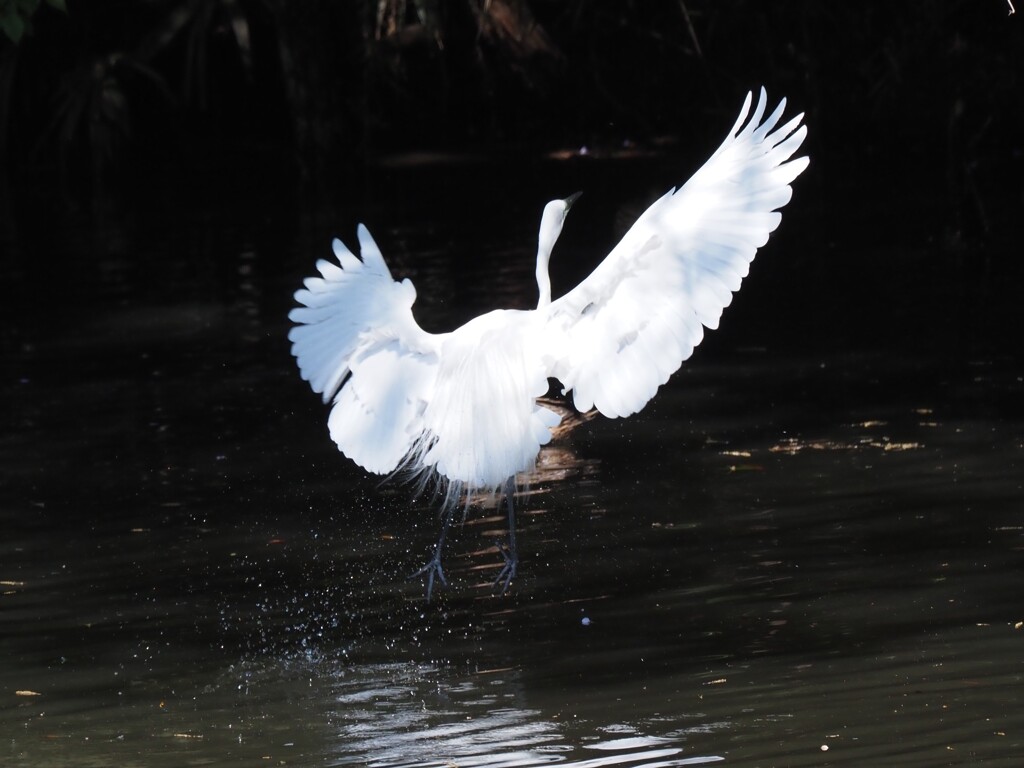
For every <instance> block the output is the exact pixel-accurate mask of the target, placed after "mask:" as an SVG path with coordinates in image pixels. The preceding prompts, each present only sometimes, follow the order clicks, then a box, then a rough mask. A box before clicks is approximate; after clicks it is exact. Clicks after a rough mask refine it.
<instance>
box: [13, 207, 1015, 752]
mask: <svg viewBox="0 0 1024 768" xmlns="http://www.w3.org/2000/svg"><path fill="white" fill-rule="evenodd" d="M140 226H141V225H140ZM149 226H150V227H153V226H154V225H153V224H152V223H151V224H150V225H149ZM313 229H315V228H313ZM436 231H437V232H441V231H445V230H443V229H442V228H441V227H440V225H438V229H437V230H436ZM190 233H191V234H190ZM72 234H73V233H65V235H66V237H67V240H68V242H76V241H77V240H76V238H75V237H73V236H72ZM142 234H145V237H142ZM328 234H329V233H328V232H326V231H324V232H320V231H310V232H302V233H301V234H300V235H297V236H295V238H293V239H289V238H288V237H285V236H284V235H282V234H281V233H280V232H277V234H276V235H275V236H273V237H269V238H268V239H263V238H255V237H254V236H253V235H252V234H251V233H250V232H248V231H247V230H246V229H245V228H243V227H235V228H231V227H227V226H220V225H216V224H211V223H210V222H205V223H204V222H196V221H188V220H186V221H185V222H184V224H183V223H182V222H180V221H176V222H175V223H174V225H173V226H171V225H169V224H164V225H163V226H162V227H160V226H156V228H155V231H144V232H143V233H141V234H140V235H138V236H137V237H136V236H135V235H133V234H132V233H131V231H130V230H126V231H123V232H121V233H120V235H119V237H118V238H117V242H116V243H115V245H116V251H117V254H115V256H116V258H115V257H111V258H110V259H109V260H105V259H103V258H96V259H94V260H93V261H92V262H89V261H88V260H80V261H79V262H75V266H74V269H71V266H70V265H71V262H72V261H74V260H72V259H68V266H69V269H71V271H70V272H65V271H61V270H58V273H57V275H56V276H55V277H54V278H53V283H54V284H53V286H52V293H53V296H54V297H56V298H55V301H57V299H59V302H57V303H58V304H60V305H61V306H64V307H65V311H66V313H67V314H65V315H64V316H62V317H56V314H58V313H56V311H55V310H54V309H53V306H56V305H52V306H42V305H40V304H39V302H37V301H35V300H34V299H33V298H32V297H33V296H34V294H33V292H32V291H31V290H30V288H31V287H32V286H34V285H35V284H36V282H37V280H38V279H39V276H37V275H32V274H31V270H32V269H33V268H34V267H32V265H33V264H36V261H34V260H28V261H27V262H26V263H27V264H29V267H27V268H26V272H25V273H24V274H8V275H5V277H7V278H9V280H11V281H13V284H14V285H15V287H16V290H14V291H13V292H12V296H11V302H10V303H9V304H8V305H7V306H6V308H5V312H6V313H7V318H8V320H9V321H10V322H9V324H8V327H7V329H6V336H4V343H5V345H6V347H5V352H6V354H5V356H6V358H7V360H8V361H9V363H10V369H9V370H10V371H12V373H9V374H8V375H7V377H6V378H4V379H3V382H2V387H3V389H2V392H0V395H2V397H3V398H4V401H5V402H7V403H9V404H12V405H13V406H14V407H13V409H12V410H11V418H10V423H9V424H8V425H7V429H5V430H4V431H3V433H2V434H0V458H2V461H3V466H4V476H3V478H2V485H0V530H2V532H3V536H2V537H0V763H2V764H3V765H12V766H24V767H26V768H27V767H29V766H32V767H33V768H34V767H35V766H62V765H68V766H71V765H74V766H83V765H84V766H89V765H97V766H99V765H125V766H134V765H139V766H141V765H145V766H160V765H167V766H179V765H255V764H259V765H265V764H273V765H352V764H356V765H359V764H365V765H378V766H400V765H408V766H413V765H417V766H419V765H431V766H473V765H506V766H526V765H547V764H551V763H558V764H564V765H576V766H578V765H584V766H595V767H596V766H610V765H627V766H679V765H701V764H705V763H711V762H724V763H732V764H734V765H765V766H767V765H790V766H801V765H808V766H810V765H832V766H837V765H848V766H864V765H887V766H922V768H924V767H925V766H927V767H928V768H931V767H932V766H936V765H973V764H978V763H984V764H986V765H1007V766H1010V765H1015V764H1016V763H1017V761H1019V756H1020V754H1021V752H1022V750H1024V706H1022V704H1024V702H1022V701H1021V693H1020V692H1021V690H1024V687H1022V685H1021V684H1022V682H1024V655H1022V654H1021V642H1022V641H1024V623H1022V622H1024V603H1022V602H1021V598H1020V589H1019V582H1020V577H1021V573H1022V566H1024V522H1022V518H1021V511H1022V502H1024V490H1022V478H1024V471H1022V470H1024V440H1022V435H1024V409H1022V407H1021V403H1024V368H1022V367H1021V363H1020V361H1019V360H1017V359H1015V358H1013V357H1007V356H1005V355H1004V356H1000V355H979V356H975V357H970V356H968V357H960V356H954V357H943V356H933V355H929V354H926V353H921V354H906V353H905V352H904V353H901V354H899V355H891V354H889V353H887V352H886V351H885V350H879V351H875V352H870V353H858V354H844V353H841V352H835V353H833V352H831V351H830V352H828V353H827V354H823V353H822V352H821V348H820V347H819V346H817V345H809V346H808V348H807V349H802V350H800V349H798V350H795V351H794V350H792V349H791V351H790V352H789V353H787V354H778V353H775V352H771V351H770V350H765V349H763V348H758V347H754V346H752V345H744V344H732V343H729V342H726V341H719V342H716V341H711V340H710V339H709V341H708V342H707V345H708V346H707V348H706V349H704V348H702V350H701V351H700V352H699V353H698V356H697V359H695V360H694V361H693V362H692V363H690V364H688V365H687V367H686V368H684V369H683V370H682V371H681V372H680V373H679V374H678V375H677V376H676V377H675V378H674V379H673V381H672V382H671V383H670V384H669V385H668V386H667V387H665V388H664V389H663V390H662V392H661V393H660V394H659V396H658V397H657V398H656V399H655V400H654V401H653V402H652V404H651V405H650V407H649V408H648V409H646V410H645V411H644V412H643V413H642V414H640V415H638V416H636V417H634V418H631V419H629V420H619V421H609V420H604V419H594V420H592V421H587V422H586V423H582V424H580V425H579V426H577V427H576V428H575V429H573V430H571V431H570V432H569V433H568V434H566V435H564V436H563V437H562V439H561V440H560V441H556V442H555V443H553V444H552V445H550V446H549V447H547V448H546V449H545V450H544V451H543V452H542V454H541V456H540V459H539V462H538V467H537V471H536V472H535V473H534V474H533V475H532V476H531V477H529V478H526V481H527V485H528V490H527V492H525V493H524V494H523V495H522V498H521V499H520V507H521V510H522V512H521V514H520V517H519V519H520V524H521V525H520V537H519V546H520V554H521V556H522V562H521V571H520V577H519V578H518V580H517V581H516V582H515V583H514V584H513V588H512V590H511V593H510V594H509V595H507V596H505V597H495V596H494V595H493V594H492V592H491V589H490V585H491V580H492V579H493V575H494V573H495V571H496V569H497V568H498V566H499V563H500V557H498V555H497V552H496V550H495V547H494V542H495V541H496V540H498V539H500V538H502V537H503V535H504V526H505V519H504V515H503V513H502V512H501V510H500V509H495V508H493V507H489V506H488V505H487V504H484V503H482V504H481V505H480V506H481V508H479V509H476V510H475V511H474V512H472V513H471V514H470V515H469V517H468V518H467V520H466V522H465V524H464V525H462V526H458V527H457V528H455V529H453V531H452V535H451V538H450V542H449V546H448V550H447V566H446V572H447V573H448V575H449V577H450V582H451V586H450V588H449V589H447V590H443V591H442V592H441V593H440V594H439V595H438V596H437V598H436V600H435V602H434V603H431V604H430V605H427V604H425V603H424V601H423V589H422V585H421V584H420V583H419V582H417V581H410V580H408V579H407V578H406V576H407V574H409V573H411V572H412V571H414V570H415V569H416V568H417V567H418V566H419V565H421V564H422V562H423V559H424V557H425V556H426V554H427V553H428V551H429V549H430V547H431V546H432V545H433V543H434V541H435V540H436V536H437V531H438V525H439V521H438V519H437V515H436V511H435V510H433V509H432V507H431V505H430V503H429V499H422V500H412V501H410V499H409V497H408V490H407V489H405V488H403V487H401V486H397V487H396V486H394V485H385V486H380V485H378V484H377V482H376V481H375V479H373V478H368V477H366V476H365V475H364V474H363V473H362V472H361V471H359V470H358V468H355V467H353V466H352V465H351V464H350V463H349V462H347V461H345V460H344V459H343V458H342V457H340V456H339V455H338V454H337V452H336V450H335V449H334V447H333V445H332V444H331V443H330V440H329V437H328V436H327V434H326V429H325V426H324V422H325V414H324V411H323V408H322V406H321V405H320V404H319V403H318V402H317V399H316V398H315V397H313V396H311V395H310V393H309V392H308V391H307V390H306V388H305V386H304V384H303V383H302V382H301V381H299V380H298V377H297V376H296V375H295V373H294V370H293V366H292V364H291V361H290V359H289V358H288V352H287V343H286V342H285V340H284V334H285V331H286V328H285V321H284V317H285V313H286V311H287V308H288V305H289V298H290V292H291V290H292V289H293V288H294V287H295V280H296V279H297V278H296V276H297V275H299V274H302V273H304V271H305V270H306V267H307V266H308V261H309V258H310V253H315V252H317V249H321V250H323V248H322V246H324V245H325V244H326V243H327V242H328V239H329V238H328ZM53 236H54V237H56V236H57V235H53ZM133 237H136V239H135V240H133V239H132V238H133ZM438 237H439V236H438V235H437V234H435V231H434V230H428V229H424V230H423V231H418V232H399V233H397V234H395V233H392V235H391V236H389V235H386V234H380V235H378V238H379V239H380V240H381V241H382V245H383V244H384V243H385V242H390V243H392V244H393V247H394V248H395V249H396V250H398V251H399V252H398V253H397V254H396V255H395V259H394V261H393V264H395V265H397V266H396V269H395V271H396V273H401V274H403V275H405V274H410V275H412V276H413V277H414V279H415V280H416V283H417V286H418V287H419V289H420V295H421V303H420V304H417V309H418V310H422V312H423V314H424V317H425V321H424V322H425V323H427V324H431V323H433V324H434V326H435V327H438V326H444V325H445V324H447V323H450V322H454V321H457V320H460V319H464V317H462V315H464V314H475V313H476V312H478V311H481V310H482V309H487V308H490V306H493V304H495V303H505V304H508V305H512V306H515V305H517V302H518V303H519V304H520V305H521V304H523V302H525V303H526V304H528V303H529V301H528V300H529V298H530V297H529V296H528V295H527V294H528V292H529V291H528V288H529V281H530V280H531V279H532V278H531V276H532V262H531V261H530V254H529V248H525V249H512V250H510V249H509V248H508V246H506V245H502V246H500V247H496V248H485V249H482V250H483V251H484V252H485V253H487V254H490V255H489V257H488V258H493V259H496V260H498V261H500V262H501V264H500V265H498V266H501V268H502V269H503V270H504V272H503V275H504V278H503V280H502V281H499V282H497V283H495V284H494V285H495V292H494V293H487V292H482V291H480V290H479V288H478V287H474V286H475V285H478V284H479V283H474V281H475V280H478V278H480V277H481V276H486V275H488V274H491V273H492V267H495V268H496V265H495V263H494V262H488V258H483V257H479V256H478V254H477V253H475V252H474V253H468V252H466V253H460V252H458V251H452V250H450V249H446V248H443V247H441V245H439V244H438V243H437V242H432V240H437V239H438ZM568 242H569V243H570V247H571V239H570V240H569V241H568ZM275 243H276V245H275ZM282 243H284V244H287V248H288V249H291V250H288V251H287V252H288V253H289V254H290V255H289V260H288V262H287V263H286V264H284V265H282V264H281V262H280V261H279V258H278V255H279V254H280V253H281V252H282V251H284V250H287V249H286V248H285V245H282ZM314 243H315V245H316V248H315V249H314V247H313V244H314ZM403 243H404V244H405V245H406V246H408V248H407V249H404V248H403ZM420 246H424V247H423V248H422V249H421V248H420ZM223 251H227V252H228V254H229V255H228V256H227V257H225V258H219V256H218V254H220V253H221V252H223ZM125 253H130V254H131V255H132V258H130V259H126V258H124V254H125ZM417 253H425V254H427V256H426V257H424V259H423V260H417V259H416V258H414V254H417ZM230 254H235V255H234V256H230ZM75 255H76V256H80V254H77V253H76V254H75ZM389 256H390V254H389ZM215 257H216V258H215ZM520 257H522V259H520ZM54 258H60V257H59V256H58V257H54ZM520 261H521V262H522V263H521V264H520ZM90 264H92V266H91V267H90V266H89V265H90ZM90 270H93V271H90ZM460 270H464V271H466V272H467V274H468V275H469V277H468V278H467V279H466V281H465V282H459V283H458V284H457V285H456V284H454V283H453V280H454V278H453V277H452V276H453V275H457V274H458V273H459V272H460ZM62 281H63V282H62ZM19 287H20V289H18V288H19ZM745 291H746V289H745ZM428 293H429V294H432V295H433V296H434V298H433V299H430V298H428V296H427V295H428ZM438 297H448V298H446V299H444V300H443V301H442V300H441V299H440V298H438ZM742 298H743V299H747V296H746V295H744V296H743V297H742ZM756 300H757V298H756V291H755V293H754V295H753V301H754V302H755V303H756ZM786 300H789V301H794V300H795V298H794V297H789V298H788V299H786ZM446 302H448V303H449V304H446ZM752 309H753V310H754V311H755V314H756V307H754V308H752ZM725 333H727V331H726V330H725V329H723V334H725ZM715 338H723V339H728V336H725V335H722V336H721V337H715ZM716 344H720V346H718V347H716V346H715V345H716Z"/></svg>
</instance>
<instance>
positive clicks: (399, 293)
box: [288, 225, 439, 474]
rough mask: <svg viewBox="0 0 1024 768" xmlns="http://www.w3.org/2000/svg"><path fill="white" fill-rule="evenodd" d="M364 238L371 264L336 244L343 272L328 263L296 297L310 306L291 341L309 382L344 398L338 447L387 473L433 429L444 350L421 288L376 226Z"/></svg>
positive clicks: (334, 414) (334, 428)
mask: <svg viewBox="0 0 1024 768" xmlns="http://www.w3.org/2000/svg"><path fill="white" fill-rule="evenodd" d="M358 237H359V247H360V255H361V256H362V261H360V260H359V259H358V258H356V256H354V255H353V254H352V253H351V252H350V251H349V250H348V249H347V248H346V247H345V246H344V245H343V244H342V242H341V241H340V240H335V241H334V244H333V245H334V254H335V256H337V258H338V261H339V264H340V266H339V264H334V263H332V262H329V261H325V260H323V259H321V260H320V261H318V262H317V265H316V266H317V269H318V270H319V272H320V275H321V276H320V277H310V278H307V279H306V281H305V283H304V285H305V288H303V289H301V290H299V291H297V292H296V294H295V300H296V301H297V302H299V304H302V305H303V306H300V307H296V308H295V309H293V310H292V311H291V312H290V313H289V314H288V318H289V319H290V320H291V321H292V322H294V323H295V324H296V325H295V327H294V328H292V329H291V331H290V332H289V333H288V338H289V340H290V341H291V342H292V354H293V355H294V356H295V357H296V359H297V362H298V365H299V370H300V372H301V374H302V378H303V379H304V380H306V381H308V382H309V384H310V386H311V387H312V388H313V391H314V392H318V393H322V394H323V398H324V402H325V403H326V402H328V401H330V399H331V398H332V397H334V407H333V408H332V410H331V415H330V418H329V420H328V426H329V427H330V431H331V437H332V438H333V439H334V441H335V442H336V443H337V444H338V447H339V448H340V449H341V451H342V452H343V453H344V454H345V455H346V456H348V457H349V458H350V459H352V460H353V461H355V462H356V463H357V464H359V465H360V466H362V467H364V468H365V469H367V470H369V471H371V472H377V473H380V474H384V473H387V472H391V471H392V470H394V469H396V468H397V467H398V465H399V464H400V463H401V461H402V459H403V458H405V456H406V454H408V453H409V450H410V449H411V448H412V446H413V444H414V442H415V441H416V439H417V438H418V437H419V436H420V435H421V433H422V432H423V412H424V409H425V407H426V404H427V403H428V402H429V400H430V397H431V394H432V392H433V387H434V380H435V375H436V369H437V358H438V350H439V344H438V341H437V339H438V337H436V336H433V335H432V334H428V333H427V332H426V331H424V330H422V329H421V328H420V327H419V325H417V323H416V321H415V320H414V319H413V316H412V305H413V302H414V301H415V300H416V289H415V288H414V287H413V285H412V283H411V282H409V280H407V279H406V280H403V281H402V282H400V283H399V282H395V280H394V279H393V278H392V277H391V272H390V271H389V270H388V267H387V264H385V263H384V257H383V256H382V255H381V252H380V249H379V248H378V247H377V244H376V243H375V242H374V241H373V238H372V237H370V233H369V232H368V231H367V229H366V227H364V226H362V225H359V229H358Z"/></svg>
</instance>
